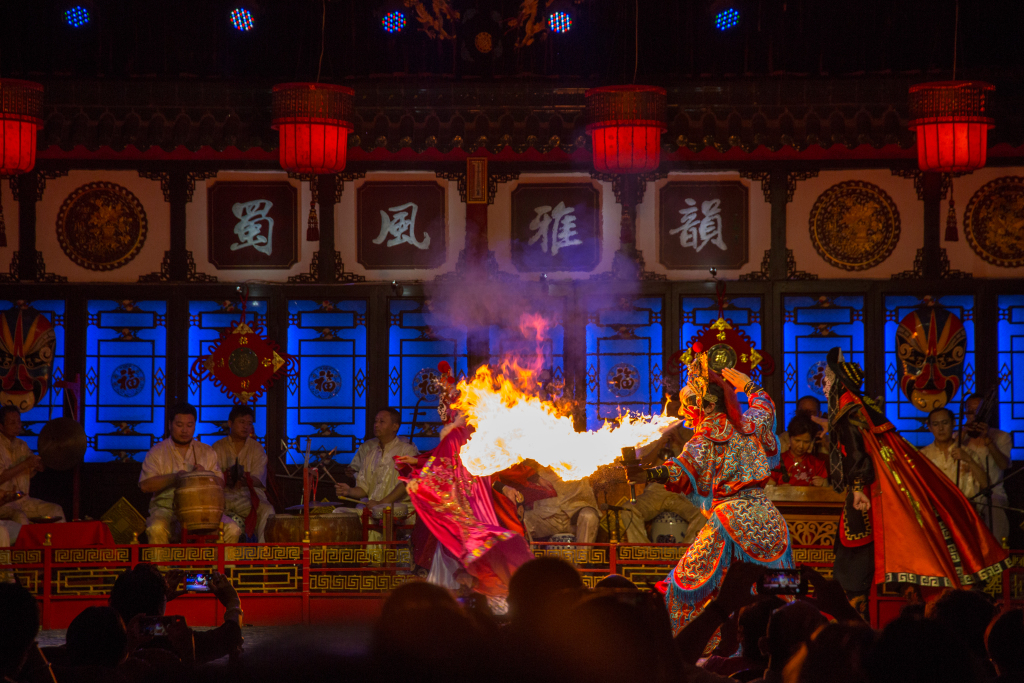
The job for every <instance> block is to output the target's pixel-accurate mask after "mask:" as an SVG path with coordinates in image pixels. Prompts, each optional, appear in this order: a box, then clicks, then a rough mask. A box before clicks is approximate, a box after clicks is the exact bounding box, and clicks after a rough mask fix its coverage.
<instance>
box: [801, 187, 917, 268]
mask: <svg viewBox="0 0 1024 683" xmlns="http://www.w3.org/2000/svg"><path fill="white" fill-rule="evenodd" d="M810 226H811V242H813V243H814V248H815V249H817V250H818V253H819V254H821V257H822V258H823V259H825V260H826V261H827V262H828V263H830V264H832V265H833V266H835V267H836V268H842V269H843V270H867V269H868V268H874V267H875V266H877V265H878V264H879V263H881V262H882V261H884V260H885V259H887V258H889V255H890V254H891V253H892V251H893V249H895V248H896V243H897V242H898V241H899V239H900V214H899V211H898V210H897V209H896V204H895V203H894V202H893V201H892V199H891V198H890V197H889V195H888V194H886V193H885V190H883V189H882V188H880V187H878V186H877V185H872V184H871V183H865V182H862V181H859V180H851V181H848V182H845V183H839V184H837V185H833V186H832V187H830V188H828V189H827V190H825V191H824V192H822V193H821V196H820V197H818V200H817V201H816V202H814V207H813V208H812V209H811V220H810Z"/></svg>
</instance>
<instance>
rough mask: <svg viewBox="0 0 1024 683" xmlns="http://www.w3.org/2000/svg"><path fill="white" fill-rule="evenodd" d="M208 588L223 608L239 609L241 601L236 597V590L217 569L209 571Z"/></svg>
mask: <svg viewBox="0 0 1024 683" xmlns="http://www.w3.org/2000/svg"><path fill="white" fill-rule="evenodd" d="M210 588H212V589H213V591H212V592H213V595H214V597H216V598H217V600H219V601H220V604H222V605H224V609H241V607H242V601H241V600H239V599H238V592H237V591H236V590H235V587H234V586H232V585H231V581H230V580H229V579H228V577H226V576H224V575H223V574H221V573H220V572H217V571H214V572H210Z"/></svg>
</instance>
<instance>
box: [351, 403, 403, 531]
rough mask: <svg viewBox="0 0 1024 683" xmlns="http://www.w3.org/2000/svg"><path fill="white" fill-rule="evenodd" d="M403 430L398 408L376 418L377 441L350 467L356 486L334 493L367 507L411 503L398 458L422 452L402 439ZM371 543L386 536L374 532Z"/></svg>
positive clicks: (370, 441)
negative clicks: (361, 501)
mask: <svg viewBox="0 0 1024 683" xmlns="http://www.w3.org/2000/svg"><path fill="white" fill-rule="evenodd" d="M401 426H402V414H401V413H400V412H399V411H398V410H397V409H395V408H384V409H383V410H380V411H378V413H377V415H376V416H375V417H374V418H373V437H374V438H372V439H367V440H366V441H364V442H363V445H361V446H360V447H359V450H357V451H356V454H355V456H353V457H352V463H351V464H350V465H349V467H350V468H351V469H352V470H354V474H355V478H356V485H355V486H349V485H348V484H335V486H334V492H335V493H336V494H337V495H339V496H345V497H346V498H355V499H357V500H361V499H363V498H366V499H367V501H368V502H367V503H366V505H367V507H371V508H372V507H374V506H377V505H388V504H391V503H408V502H409V494H408V493H406V490H405V482H403V481H399V480H398V465H397V464H396V461H395V458H399V457H403V456H411V457H415V456H416V455H417V454H418V453H419V450H418V449H417V448H416V446H414V445H413V444H411V443H409V442H408V441H406V440H404V439H401V438H399V437H398V429H399V427H401ZM414 522H415V519H414V518H411V517H410V518H408V519H406V521H405V523H406V524H413V523H414ZM367 540H368V541H382V540H384V536H383V535H382V534H381V533H380V532H379V531H370V532H369V537H368V538H367Z"/></svg>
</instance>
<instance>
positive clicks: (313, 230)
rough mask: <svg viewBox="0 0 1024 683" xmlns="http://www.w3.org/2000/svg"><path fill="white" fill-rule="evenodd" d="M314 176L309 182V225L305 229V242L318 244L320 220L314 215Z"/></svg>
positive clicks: (315, 197) (315, 200)
mask: <svg viewBox="0 0 1024 683" xmlns="http://www.w3.org/2000/svg"><path fill="white" fill-rule="evenodd" d="M316 182H317V180H316V176H313V179H312V180H310V181H309V194H310V199H309V223H308V224H307V227H306V241H307V242H319V241H320V220H319V219H318V218H317V215H316V202H317V196H316V194H317V193H316Z"/></svg>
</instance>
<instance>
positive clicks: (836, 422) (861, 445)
mask: <svg viewBox="0 0 1024 683" xmlns="http://www.w3.org/2000/svg"><path fill="white" fill-rule="evenodd" d="M863 381H864V371H863V370H862V369H861V367H860V366H859V365H858V364H856V363H848V362H846V361H845V359H844V358H843V352H842V350H841V349H839V348H834V349H832V350H831V351H829V352H828V369H827V370H826V371H825V393H826V395H827V396H828V402H829V410H828V419H829V430H828V431H829V434H830V435H831V439H832V443H831V445H832V448H831V453H830V457H829V480H830V482H831V483H832V486H833V487H834V488H835V490H836V491H839V492H842V491H843V490H844V489H845V490H846V491H847V495H846V504H845V505H844V507H843V511H842V513H841V516H840V520H839V527H838V530H837V532H836V541H835V553H836V560H835V577H836V580H838V581H839V583H840V584H841V585H842V586H843V588H844V589H845V590H846V592H847V594H848V595H849V596H850V597H851V598H852V599H853V600H854V601H855V603H856V602H857V601H858V598H859V599H860V602H863V598H862V597H861V596H864V595H866V594H867V592H868V591H869V590H870V588H871V584H872V583H885V582H890V581H897V582H901V583H908V584H917V585H921V586H931V587H944V586H952V587H955V588H960V587H961V586H965V585H971V584H974V583H976V582H978V581H979V580H980V579H987V578H989V577H991V576H993V575H995V574H997V573H999V572H1000V571H1002V570H1003V568H1004V567H1005V566H1006V558H1007V555H1008V553H1007V552H1006V551H1004V550H1003V549H1002V548H1001V547H1000V545H999V543H998V542H997V541H996V539H995V537H993V536H992V534H991V532H989V530H988V529H987V528H986V527H985V525H984V524H982V522H981V520H980V519H978V515H977V514H975V511H974V508H973V507H972V506H971V504H970V503H969V502H967V499H966V498H965V497H964V495H963V493H961V492H960V490H959V489H958V488H957V487H956V484H955V483H954V482H952V481H950V480H949V478H948V477H946V476H945V475H944V474H943V473H942V470H940V469H939V468H938V467H936V466H935V465H934V464H933V463H932V462H931V461H930V460H928V458H926V457H925V456H924V455H922V454H921V453H920V452H919V451H918V450H917V449H915V448H914V447H913V446H911V445H910V444H909V443H908V442H907V440H906V439H904V438H903V437H902V436H900V435H899V432H897V431H896V428H895V427H894V426H893V424H892V423H891V422H889V420H888V419H886V417H885V414H884V413H883V412H882V410H881V408H880V407H879V406H878V404H876V403H875V402H874V401H873V400H871V398H870V397H867V396H864V395H863V394H862V393H861V384H862V383H863Z"/></svg>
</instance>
